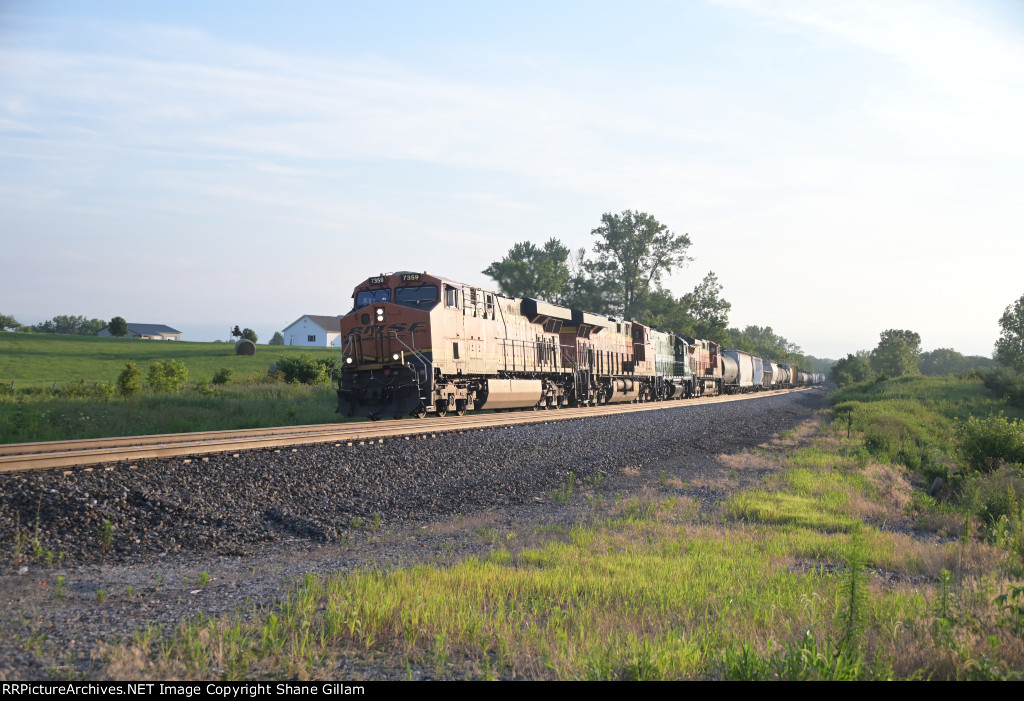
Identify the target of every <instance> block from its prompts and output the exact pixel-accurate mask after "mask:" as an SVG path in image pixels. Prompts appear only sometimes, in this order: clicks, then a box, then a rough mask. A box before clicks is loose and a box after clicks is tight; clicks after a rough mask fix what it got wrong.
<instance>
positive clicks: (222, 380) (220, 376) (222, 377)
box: [211, 368, 234, 385]
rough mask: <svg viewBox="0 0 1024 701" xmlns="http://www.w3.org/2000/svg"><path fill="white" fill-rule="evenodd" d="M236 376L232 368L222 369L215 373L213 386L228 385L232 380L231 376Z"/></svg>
mask: <svg viewBox="0 0 1024 701" xmlns="http://www.w3.org/2000/svg"><path fill="white" fill-rule="evenodd" d="M232 374H234V370H232V369H231V368H221V369H220V370H218V371H217V372H215V373H213V380H211V382H213V384H215V385H223V384H227V383H228V382H229V381H230V380H231V375H232Z"/></svg>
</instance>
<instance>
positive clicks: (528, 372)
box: [338, 272, 810, 419]
mask: <svg viewBox="0 0 1024 701" xmlns="http://www.w3.org/2000/svg"><path fill="white" fill-rule="evenodd" d="M352 298H353V302H354V305H353V309H352V311H351V312H349V313H348V314H347V315H345V316H344V317H342V319H341V338H342V360H341V369H340V376H339V378H338V412H339V413H341V414H343V415H345V416H365V417H369V418H371V419H379V418H384V417H388V416H393V417H395V418H400V417H403V416H417V417H419V416H423V415H425V414H426V413H427V412H434V413H436V414H438V415H439V416H444V415H445V414H446V413H448V412H453V413H455V414H458V415H462V414H464V413H465V412H466V411H467V410H470V409H495V410H503V409H520V408H534V409H554V408H557V407H562V406H596V405H601V404H615V403H621V402H648V401H658V400H664V399H681V398H684V397H692V396H699V395H702V394H720V393H722V392H733V391H749V390H752V389H755V388H779V387H791V386H793V385H795V384H798V383H801V382H802V380H801V379H798V373H799V371H798V369H797V368H796V366H790V368H791V369H789V370H784V369H783V368H786V367H787V366H786V365H785V364H782V365H779V366H775V365H774V364H771V363H762V361H761V359H760V358H757V359H756V360H757V362H758V367H760V368H761V370H760V371H759V373H758V374H757V375H756V377H757V380H756V384H755V375H754V369H753V361H750V363H748V362H747V358H753V356H750V355H749V354H742V356H746V358H743V359H742V360H741V359H740V358H742V356H740V355H738V354H740V353H742V352H741V351H723V350H722V348H721V347H720V346H719V345H718V344H716V343H714V342H712V341H704V340H699V339H691V338H686V337H683V336H679V335H677V334H670V333H663V332H661V331H657V330H655V329H653V328H651V327H649V326H645V325H644V324H641V323H639V322H636V321H631V320H626V319H619V318H615V317H608V316H602V315H599V314H592V313H589V312H584V311H580V310H576V309H567V308H565V307H560V306H557V305H553V304H548V303H547V302H543V301H540V300H536V299H514V298H511V297H507V296H505V295H502V294H498V293H494V292H491V291H488V290H484V289H481V288H478V287H473V286H471V285H465V284H462V283H458V282H455V281H453V280H449V279H447V278H443V277H439V276H436V275H433V274H430V273H415V272H398V273H391V274H387V275H379V276H376V277H371V278H368V279H367V280H366V281H365V282H362V283H360V284H359V285H357V286H356V288H355V290H354V292H353V293H352ZM741 365H742V370H741V368H740V366H741ZM748 365H749V368H748ZM764 366H769V367H771V368H772V371H771V372H765V371H764ZM776 368H777V369H776ZM801 375H802V373H801ZM765 376H767V377H768V378H769V379H768V380H765V379H764V378H765ZM809 377H810V376H808V379H807V382H808V383H809V382H810V379H809ZM766 382H767V384H765V383H766Z"/></svg>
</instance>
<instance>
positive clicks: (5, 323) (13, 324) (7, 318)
mask: <svg viewBox="0 0 1024 701" xmlns="http://www.w3.org/2000/svg"><path fill="white" fill-rule="evenodd" d="M20 328H21V324H19V323H18V320H17V319H15V318H14V315H12V314H0V331H6V330H7V329H10V330H11V331H17V330H18V329H20Z"/></svg>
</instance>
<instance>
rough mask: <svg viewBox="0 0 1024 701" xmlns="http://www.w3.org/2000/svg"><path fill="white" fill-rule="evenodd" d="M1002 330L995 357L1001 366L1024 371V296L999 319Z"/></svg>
mask: <svg viewBox="0 0 1024 701" xmlns="http://www.w3.org/2000/svg"><path fill="white" fill-rule="evenodd" d="M999 327H1000V328H1001V329H1002V331H1001V333H1000V334H999V340H998V341H996V353H995V357H996V360H998V361H999V362H1000V363H1001V364H1003V365H1006V366H1007V367H1011V368H1013V369H1015V370H1021V371H1024V296H1021V298H1020V299H1018V300H1017V301H1016V302H1014V303H1013V304H1011V305H1009V306H1008V307H1007V308H1006V311H1004V312H1003V315H1002V316H1001V317H999Z"/></svg>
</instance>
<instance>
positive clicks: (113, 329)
mask: <svg viewBox="0 0 1024 701" xmlns="http://www.w3.org/2000/svg"><path fill="white" fill-rule="evenodd" d="M107 329H108V330H109V331H110V335H111V336H117V337H118V338H123V337H124V336H127V335H128V322H127V321H125V320H124V319H123V318H122V317H119V316H115V317H114V318H113V319H111V320H110V323H109V324H108V325H107Z"/></svg>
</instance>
